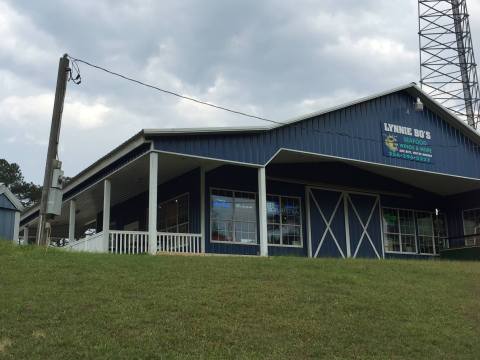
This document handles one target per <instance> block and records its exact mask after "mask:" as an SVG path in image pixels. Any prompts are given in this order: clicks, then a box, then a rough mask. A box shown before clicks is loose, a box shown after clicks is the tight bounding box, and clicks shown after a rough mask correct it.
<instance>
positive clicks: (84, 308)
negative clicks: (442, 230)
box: [0, 244, 480, 359]
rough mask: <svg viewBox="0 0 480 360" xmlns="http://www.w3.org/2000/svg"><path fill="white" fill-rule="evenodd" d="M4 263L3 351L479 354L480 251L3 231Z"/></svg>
mask: <svg viewBox="0 0 480 360" xmlns="http://www.w3.org/2000/svg"><path fill="white" fill-rule="evenodd" d="M0 274H1V276H0V294H1V296H0V358H2V356H3V358H5V359H14V358H15V359H16V358H22V359H24V358H25V359H73V358H76V359H93V358H98V359H147V358H148V359H153V358H162V359H231V358H239V359H321V358H325V359H478V354H480V342H479V341H478V334H479V333H480V313H479V312H478V309H479V307H480V296H479V295H480V291H479V290H480V263H459V262H442V261H394V260H389V261H378V260H374V261H368V260H346V261H345V260H317V259H298V258H280V257H278V258H267V259H266V258H253V257H220V256H211V257H210V256H206V257H201V256H196V257H193V256H191V257H187V256H155V257H154V256H128V255H126V256H122V255H103V254H81V253H66V252H62V251H61V250H56V251H55V250H51V249H48V250H47V251H46V250H45V249H40V248H34V247H14V246H9V245H8V244H4V245H2V244H0ZM1 344H4V345H3V350H1V349H2V345H1Z"/></svg>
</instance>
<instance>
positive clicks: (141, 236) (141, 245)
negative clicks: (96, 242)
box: [108, 230, 148, 254]
mask: <svg viewBox="0 0 480 360" xmlns="http://www.w3.org/2000/svg"><path fill="white" fill-rule="evenodd" d="M108 251H109V252H111V253H114V254H143V253H148V232H146V231H121V230H110V236H109V242H108Z"/></svg>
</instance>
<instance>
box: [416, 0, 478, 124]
mask: <svg viewBox="0 0 480 360" xmlns="http://www.w3.org/2000/svg"><path fill="white" fill-rule="evenodd" d="M418 17H419V21H418V29H419V31H418V34H419V45H420V84H421V86H422V89H423V90H425V91H426V92H427V93H428V94H430V96H432V97H433V98H434V99H436V100H437V101H439V102H440V103H441V104H443V105H444V106H445V107H447V108H448V109H450V110H451V111H452V112H453V113H455V114H456V115H458V116H459V117H460V118H462V119H464V120H465V121H466V122H467V123H468V124H469V125H470V126H472V127H473V128H475V129H480V90H479V85H478V77H477V68H476V66H477V64H476V63H475V56H474V54H473V45H472V36H471V33H470V23H469V20H468V12H467V4H466V0H418Z"/></svg>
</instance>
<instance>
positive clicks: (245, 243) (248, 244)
mask: <svg viewBox="0 0 480 360" xmlns="http://www.w3.org/2000/svg"><path fill="white" fill-rule="evenodd" d="M215 190H219V191H231V192H232V194H233V198H234V199H235V192H240V193H245V194H253V196H254V197H255V207H256V214H255V215H256V216H255V242H251V243H247V242H241V241H235V220H233V219H232V221H233V232H232V233H233V239H234V241H221V240H212V229H213V227H212V191H215ZM209 195H210V198H209V199H208V201H209V208H210V214H209V218H210V242H211V243H214V244H235V245H247V246H258V245H259V243H258V204H257V193H256V192H253V191H243V190H232V189H225V188H217V187H211V188H210V189H209ZM233 211H234V217H235V208H234V209H233Z"/></svg>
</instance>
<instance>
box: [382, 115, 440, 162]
mask: <svg viewBox="0 0 480 360" xmlns="http://www.w3.org/2000/svg"><path fill="white" fill-rule="evenodd" d="M382 135H383V136H382V140H383V154H384V155H385V156H389V157H394V158H399V159H405V160H412V161H417V162H422V163H432V162H433V154H432V134H431V133H430V131H427V130H422V129H415V128H411V127H408V126H402V125H397V124H391V123H386V122H384V123H382Z"/></svg>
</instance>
